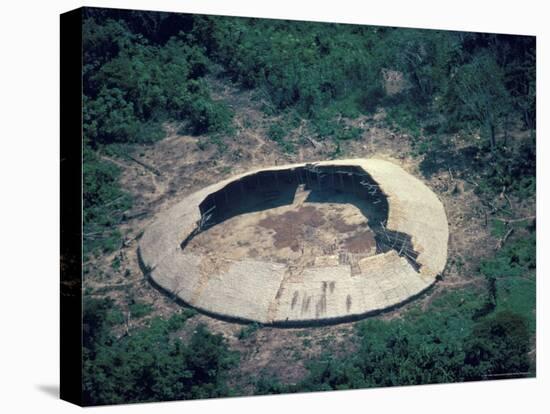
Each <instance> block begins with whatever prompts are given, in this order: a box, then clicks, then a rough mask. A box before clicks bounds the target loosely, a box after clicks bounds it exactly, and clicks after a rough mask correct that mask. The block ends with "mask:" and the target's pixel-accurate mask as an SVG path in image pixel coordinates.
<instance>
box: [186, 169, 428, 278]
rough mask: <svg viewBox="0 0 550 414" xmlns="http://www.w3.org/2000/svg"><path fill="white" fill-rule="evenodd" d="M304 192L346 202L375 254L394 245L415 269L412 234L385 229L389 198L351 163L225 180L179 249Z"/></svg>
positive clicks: (320, 198)
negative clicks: (361, 219) (370, 235)
mask: <svg viewBox="0 0 550 414" xmlns="http://www.w3.org/2000/svg"><path fill="white" fill-rule="evenodd" d="M301 185H303V186H304V189H305V190H307V191H309V192H310V193H309V195H308V197H307V199H306V202H315V203H324V202H327V203H348V204H353V205H354V206H355V207H357V208H358V209H359V210H360V211H361V213H362V214H363V215H364V216H365V217H366V218H367V219H368V222H369V227H370V228H371V229H372V231H373V232H374V233H375V240H376V253H377V254H378V253H384V252H387V251H389V250H391V249H394V250H395V251H397V252H398V253H399V255H400V256H404V257H405V258H406V259H407V260H408V261H409V263H411V265H412V266H413V267H414V268H415V269H416V270H417V271H418V269H419V268H420V265H419V264H418V263H417V261H416V258H417V257H418V253H417V252H416V251H414V249H413V247H412V243H411V237H410V236H409V235H408V234H405V233H401V232H396V231H392V230H388V229H387V228H386V223H387V220H388V211H389V206H388V200H387V197H386V195H385V194H384V193H383V192H382V191H381V190H380V188H379V186H378V184H377V183H376V182H375V181H374V180H373V179H372V177H371V176H370V175H369V174H367V173H366V172H365V171H363V170H362V169H360V168H359V167H355V166H338V165H328V166H318V165H315V164H306V165H305V166H300V167H295V168H291V169H285V170H271V171H270V170H264V171H260V172H258V173H255V174H251V175H247V176H245V177H242V178H241V179H239V180H236V181H233V182H231V183H229V184H227V185H226V186H225V187H223V188H221V189H220V190H218V191H216V192H214V193H212V194H210V195H209V196H207V197H206V198H205V199H204V200H203V201H202V203H201V204H200V205H199V208H200V212H201V219H200V220H199V222H198V223H197V227H196V228H195V230H194V231H193V232H192V233H191V234H190V235H189V236H188V237H187V238H186V239H185V240H183V241H182V243H181V248H182V249H184V248H185V246H187V244H188V243H189V241H191V239H192V238H193V237H194V236H196V235H197V234H198V233H200V232H202V231H204V230H206V229H208V228H209V227H211V226H213V225H216V224H219V223H221V222H223V221H225V220H228V219H230V218H232V217H235V216H237V215H240V214H246V213H252V212H257V211H263V210H268V209H272V208H276V207H280V206H284V205H290V204H292V203H293V202H294V196H295V194H296V190H297V189H298V186H301Z"/></svg>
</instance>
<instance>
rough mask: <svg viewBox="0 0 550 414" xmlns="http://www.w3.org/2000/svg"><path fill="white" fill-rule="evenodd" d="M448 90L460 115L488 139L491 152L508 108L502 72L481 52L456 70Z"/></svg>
mask: <svg viewBox="0 0 550 414" xmlns="http://www.w3.org/2000/svg"><path fill="white" fill-rule="evenodd" d="M451 88H452V92H453V93H454V94H455V95H456V97H457V98H458V100H459V101H460V102H461V103H462V106H461V107H459V108H458V111H460V115H462V116H463V117H467V118H471V119H475V120H477V121H478V122H479V125H480V126H481V127H482V130H484V131H485V133H486V134H487V136H488V138H489V142H490V147H491V150H492V151H493V150H495V149H496V146H497V142H496V129H497V126H498V125H499V122H500V120H501V117H502V116H503V114H505V113H506V112H507V111H508V110H509V109H510V96H509V93H508V91H507V90H506V87H505V84H504V71H503V69H502V68H501V67H500V66H499V65H498V64H497V63H496V61H495V59H494V57H493V56H491V55H490V54H488V53H482V54H480V55H477V56H475V57H474V58H473V59H472V61H471V62H470V63H466V64H464V65H462V66H460V67H459V68H458V69H457V71H456V73H455V74H454V77H453V79H452V86H451Z"/></svg>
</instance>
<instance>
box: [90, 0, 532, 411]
mask: <svg viewBox="0 0 550 414" xmlns="http://www.w3.org/2000/svg"><path fill="white" fill-rule="evenodd" d="M84 13H85V19H84V26H83V41H84V44H83V53H84V56H83V59H84V67H83V93H84V96H83V103H84V105H83V108H84V113H83V121H84V124H83V134H84V155H83V160H84V161H83V162H84V164H83V168H84V193H83V199H84V254H85V261H86V260H88V261H89V260H94V258H97V257H101V256H102V255H105V254H109V253H111V252H113V251H116V250H117V249H119V248H120V246H121V243H122V235H121V232H120V229H119V226H120V224H123V223H124V222H125V221H126V220H127V219H128V216H127V211H128V209H129V208H130V207H131V205H132V197H131V195H130V193H129V192H127V191H125V189H124V188H123V187H122V186H121V185H120V183H119V177H120V173H121V172H120V168H119V166H117V164H115V163H113V162H111V161H109V160H108V159H106V157H105V156H108V157H109V159H110V158H111V157H114V158H117V157H118V158H121V159H123V158H125V157H129V156H131V155H130V152H129V151H128V148H131V146H132V145H152V144H154V143H155V142H158V141H159V140H162V139H163V137H164V136H165V135H166V133H165V131H164V130H163V125H164V124H165V123H175V124H177V125H178V132H179V133H181V134H189V135H194V136H197V137H199V139H200V140H204V141H205V142H210V143H214V145H218V146H220V147H221V148H223V145H224V139H225V137H227V136H232V135H233V134H235V125H234V123H233V119H234V111H235V110H236V109H235V108H234V107H231V106H230V105H228V104H227V103H226V102H224V100H223V99H219V98H216V96H217V95H216V93H215V92H216V91H215V84H216V83H215V82H214V81H213V80H222V81H223V82H228V83H230V84H231V85H233V86H235V87H237V88H240V89H242V90H248V91H253V93H254V96H255V99H257V100H258V102H261V107H262V111H264V113H266V114H268V115H273V116H275V117H276V121H274V122H273V123H272V125H271V126H270V127H269V129H268V131H267V135H268V138H269V139H271V140H273V141H274V142H276V143H277V145H279V146H280V148H281V150H282V152H283V153H290V154H291V153H293V152H295V151H296V150H297V147H296V145H297V144H296V143H295V142H292V141H291V140H289V139H288V135H289V132H290V131H291V130H292V129H294V128H296V126H297V125H298V124H300V125H305V128H306V129H307V131H308V133H309V134H310V136H312V137H314V139H315V140H316V141H319V142H323V141H328V140H331V141H333V142H334V143H335V144H336V146H335V148H336V150H335V151H334V152H333V153H332V154H330V155H331V156H332V157H334V158H337V157H338V156H340V155H341V154H340V144H341V143H345V142H347V141H350V140H357V139H360V137H361V134H362V132H363V131H362V130H361V128H360V127H357V126H353V127H350V126H349V125H348V124H347V123H346V120H349V119H354V118H357V117H358V116H360V115H362V114H369V113H373V112H374V111H375V110H377V108H384V110H385V111H386V113H387V122H388V123H389V124H391V125H392V127H394V128H395V130H396V131H400V132H401V133H403V134H406V135H407V136H408V139H409V140H410V145H411V148H412V156H414V157H417V158H419V159H420V160H421V161H420V168H421V171H422V173H423V174H424V175H425V176H427V177H429V176H430V175H431V174H434V173H436V172H438V171H440V170H447V169H448V168H449V169H450V168H452V169H453V170H455V171H462V172H463V176H464V179H465V180H470V181H472V182H474V183H475V191H476V193H477V194H478V196H479V197H480V199H482V200H485V201H486V203H487V205H489V206H491V205H492V206H493V207H495V202H494V200H495V199H498V198H500V199H503V197H505V198H507V199H508V200H510V199H511V200H512V202H515V201H516V200H523V201H525V200H528V201H529V200H531V201H532V202H533V203H534V199H535V189H536V188H535V173H536V146H535V144H536V143H535V140H536V138H535V137H536V133H535V132H536V130H535V121H536V113H535V92H536V91H535V81H536V76H535V66H536V50H535V39H534V38H533V37H528V36H513V35H497V34H486V33H463V32H450V31H438V30H419V29H403V28H391V27H375V26H355V25H344V24H331V23H313V22H293V21H280V20H269V19H251V18H234V17H218V16H201V15H187V14H169V13H157V12H139V11H123V10H108V9H85V12H84ZM391 76H397V77H398V78H399V80H400V82H401V84H402V85H403V86H402V87H401V88H400V89H399V91H398V92H396V93H388V90H387V86H386V84H387V80H388V77H391ZM514 131H522V132H524V133H525V134H524V135H525V137H524V139H521V140H517V139H516V140H514V139H513V137H512V135H513V132H514ZM457 133H460V134H461V135H462V136H463V137H466V138H465V140H466V141H465V142H466V144H467V145H465V144H464V140H463V141H461V143H460V144H459V143H457V141H456V140H454V139H453V138H452V137H453V136H454V135H456V134H457ZM512 202H510V206H509V208H507V207H502V205H499V206H496V207H495V208H497V209H499V210H501V211H502V213H503V214H504V215H506V217H508V218H509V220H507V221H505V222H503V221H499V220H490V222H489V224H488V225H489V226H490V229H491V232H492V233H493V234H494V236H495V237H498V238H500V239H501V240H502V242H503V243H502V246H500V248H499V249H497V250H496V251H495V252H494V254H492V255H490V256H488V257H486V258H485V259H484V260H482V261H481V263H480V264H479V266H478V268H477V270H476V274H475V277H477V278H479V279H482V280H483V286H484V288H483V289H482V294H480V291H479V290H476V289H474V288H471V287H468V286H465V287H464V288H462V289H461V291H460V294H458V293H457V291H451V292H449V293H447V294H445V295H444V297H439V298H436V299H434V301H433V303H432V304H431V307H430V310H429V311H428V312H424V311H422V310H420V309H413V310H411V311H410V312H407V313H406V314H405V315H404V316H403V317H401V318H397V319H390V320H383V319H377V318H373V319H368V320H365V321H363V322H358V323H357V324H356V325H355V328H354V334H353V335H352V337H351V338H349V342H350V346H351V348H352V349H353V352H350V353H346V352H338V353H334V352H331V351H330V350H327V351H326V352H324V353H322V354H321V355H318V356H316V357H314V358H312V359H311V360H310V361H309V362H308V364H307V367H308V373H307V374H306V375H305V376H304V377H303V379H302V380H301V381H299V382H295V383H292V384H288V383H286V382H285V380H284V378H277V377H275V376H273V375H271V374H270V373H269V372H264V373H261V374H260V375H258V377H257V378H255V379H252V380H251V381H252V383H253V385H254V393H255V394H261V393H279V392H299V391H311V390H331V389H347V388H364V387H374V386H389V385H406V384H424V383H437V382H454V381H471V380H481V379H494V378H500V377H503V378H510V377H525V376H532V375H534V364H533V359H532V358H531V356H530V355H531V354H532V352H533V350H534V342H533V341H534V332H535V281H534V277H535V268H536V263H535V258H536V252H535V244H536V243H535V239H536V237H535V228H534V221H533V220H522V219H517V220H516V219H515V216H514V214H513V211H512V208H511V207H512V206H511V205H512ZM503 205H506V203H504V204H503ZM503 223H504V224H503ZM510 229H513V230H514V233H513V234H511V232H510ZM450 260H451V261H452V260H454V259H453V258H450ZM455 264H456V263H455ZM459 265H460V264H457V266H459ZM148 313H149V309H147V308H146V307H144V306H140V304H139V302H136V303H135V304H134V309H133V315H134V316H135V317H139V316H140V314H141V316H146V315H147V314H148ZM193 313H194V312H193V311H192V310H189V309H186V308H182V311H181V312H180V313H177V314H174V315H172V316H171V317H169V318H164V319H163V318H158V317H155V318H152V319H151V320H149V321H148V323H147V324H145V325H144V326H142V327H140V328H136V329H133V330H132V331H131V332H127V334H126V335H122V336H120V335H117V334H115V332H117V329H116V328H117V327H120V326H124V316H123V315H122V313H121V312H120V311H119V310H118V309H117V306H116V304H115V303H114V302H113V301H111V300H109V299H108V298H99V297H97V296H95V295H87V296H86V297H85V301H84V316H83V318H84V347H85V350H84V375H85V381H84V389H85V399H86V402H87V403H88V404H108V403H117V402H137V401H153V400H159V399H160V400H166V399H188V398H204V397H215V396H228V395H240V392H239V390H238V389H235V388H232V387H231V386H230V385H228V384H229V382H228V380H227V378H228V375H229V372H230V370H231V369H235V367H238V364H239V355H238V352H237V351H235V350H233V349H231V348H230V346H229V345H228V344H227V342H226V341H225V339H224V338H223V336H222V335H220V334H215V333H211V332H209V330H208V329H207V328H206V327H204V326H202V325H201V326H200V327H198V328H197V329H196V330H195V331H194V333H193V335H192V336H191V338H190V340H189V341H182V340H180V339H179V338H177V337H175V336H174V335H173V332H175V331H177V330H178V329H180V328H181V327H182V326H184V325H185V323H186V320H187V319H188V318H190V317H192V316H193ZM261 328H262V327H259V326H255V325H254V326H252V327H248V328H243V331H242V337H243V338H244V339H246V337H248V336H251V335H254V333H255V331H256V330H257V329H261ZM351 348H350V349H351ZM340 351H341V350H340Z"/></svg>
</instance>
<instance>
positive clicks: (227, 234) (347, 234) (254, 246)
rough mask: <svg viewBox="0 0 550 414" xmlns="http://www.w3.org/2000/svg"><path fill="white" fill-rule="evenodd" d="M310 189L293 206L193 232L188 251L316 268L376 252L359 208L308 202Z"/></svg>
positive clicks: (300, 190)
mask: <svg viewBox="0 0 550 414" xmlns="http://www.w3.org/2000/svg"><path fill="white" fill-rule="evenodd" d="M309 193H310V191H307V190H305V189H304V188H303V185H302V186H299V187H298V191H296V194H295V197H294V202H293V203H292V204H290V205H286V206H281V207H275V208H272V209H268V210H263V211H257V212H251V213H247V214H241V215H238V216H236V217H233V218H231V219H229V220H226V221H223V222H222V223H219V224H217V225H215V226H213V227H211V228H209V229H208V230H206V231H204V232H202V233H200V234H199V235H197V236H195V237H194V238H193V239H192V240H191V242H190V243H189V244H188V245H187V247H186V249H187V250H189V251H196V252H198V253H199V254H201V255H205V254H207V253H209V252H216V256H217V257H223V258H226V259H232V260H240V259H242V258H254V259H261V260H266V261H272V262H277V263H286V264H289V265H293V266H313V265H314V264H315V258H317V257H320V256H327V255H334V254H337V253H339V252H341V251H348V252H352V253H356V254H361V255H362V256H364V257H366V256H371V255H373V254H375V253H376V242H375V240H374V233H373V232H372V231H371V230H370V228H369V227H368V220H367V218H366V217H365V216H364V215H363V214H362V213H361V211H360V210H359V209H358V208H357V207H356V206H354V205H353V204H343V203H331V202H322V203H319V202H310V201H306V199H307V196H308V195H309ZM335 201H336V200H335Z"/></svg>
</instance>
